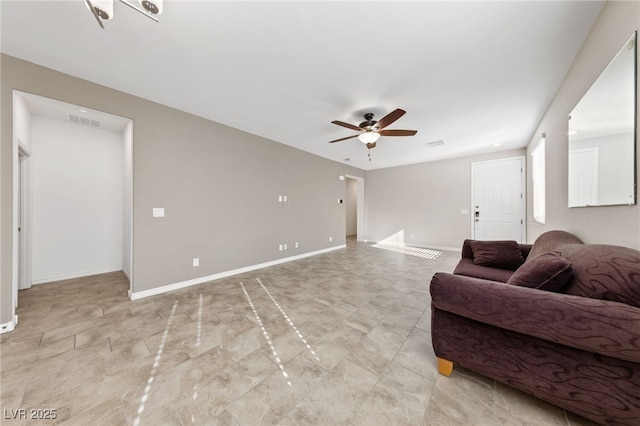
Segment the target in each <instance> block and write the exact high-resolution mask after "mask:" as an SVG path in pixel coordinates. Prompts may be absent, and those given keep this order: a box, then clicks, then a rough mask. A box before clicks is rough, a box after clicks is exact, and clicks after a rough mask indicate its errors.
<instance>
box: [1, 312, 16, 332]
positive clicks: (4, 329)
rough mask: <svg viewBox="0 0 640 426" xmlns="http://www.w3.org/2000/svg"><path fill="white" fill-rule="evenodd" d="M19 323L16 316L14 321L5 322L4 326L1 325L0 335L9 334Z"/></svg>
mask: <svg viewBox="0 0 640 426" xmlns="http://www.w3.org/2000/svg"><path fill="white" fill-rule="evenodd" d="M17 323H18V316H17V315H16V316H15V319H14V320H13V321H9V322H5V323H4V324H0V334H3V333H9V332H11V331H13V330H14V329H15V328H16V324H17Z"/></svg>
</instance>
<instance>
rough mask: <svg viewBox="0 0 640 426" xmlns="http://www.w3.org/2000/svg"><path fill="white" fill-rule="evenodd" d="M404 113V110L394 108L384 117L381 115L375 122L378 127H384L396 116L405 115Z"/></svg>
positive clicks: (396, 117)
mask: <svg viewBox="0 0 640 426" xmlns="http://www.w3.org/2000/svg"><path fill="white" fill-rule="evenodd" d="M405 113H406V111H405V110H403V109H400V108H398V109H396V110H394V111H391V112H390V113H389V114H387V115H385V116H384V117H382V118H381V119H380V120H378V122H377V123H376V124H377V126H378V128H379V129H384V128H385V127H387V126H388V125H389V124H391V123H393V122H394V121H396V120H397V119H398V118H400V117H402V116H403V115H405Z"/></svg>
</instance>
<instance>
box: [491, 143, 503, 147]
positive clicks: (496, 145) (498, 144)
mask: <svg viewBox="0 0 640 426" xmlns="http://www.w3.org/2000/svg"><path fill="white" fill-rule="evenodd" d="M500 145H502V144H501V143H500V142H496V143H494V144H493V146H494V147H498V146H500Z"/></svg>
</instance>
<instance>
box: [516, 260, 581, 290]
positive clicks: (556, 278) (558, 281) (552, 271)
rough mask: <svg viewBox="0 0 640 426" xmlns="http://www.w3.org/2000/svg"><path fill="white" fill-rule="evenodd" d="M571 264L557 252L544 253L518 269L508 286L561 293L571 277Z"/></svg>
mask: <svg viewBox="0 0 640 426" xmlns="http://www.w3.org/2000/svg"><path fill="white" fill-rule="evenodd" d="M572 275H573V269H572V268H571V263H569V261H567V259H565V258H564V257H562V256H560V254H558V253H557V252H547V253H542V254H540V255H538V256H536V257H535V258H533V259H531V260H529V261H528V262H526V263H525V264H524V265H522V266H521V267H520V268H518V269H517V270H516V271H515V272H514V273H513V275H512V276H511V278H509V281H507V284H511V285H518V286H521V287H529V288H537V289H539V290H546V291H560V289H562V287H564V286H565V285H566V284H567V283H568V282H569V280H570V279H571V276H572Z"/></svg>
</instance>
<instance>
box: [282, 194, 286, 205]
mask: <svg viewBox="0 0 640 426" xmlns="http://www.w3.org/2000/svg"><path fill="white" fill-rule="evenodd" d="M282 201H284V202H285V203H286V202H287V196H286V195H284V196H283V197H282Z"/></svg>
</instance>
